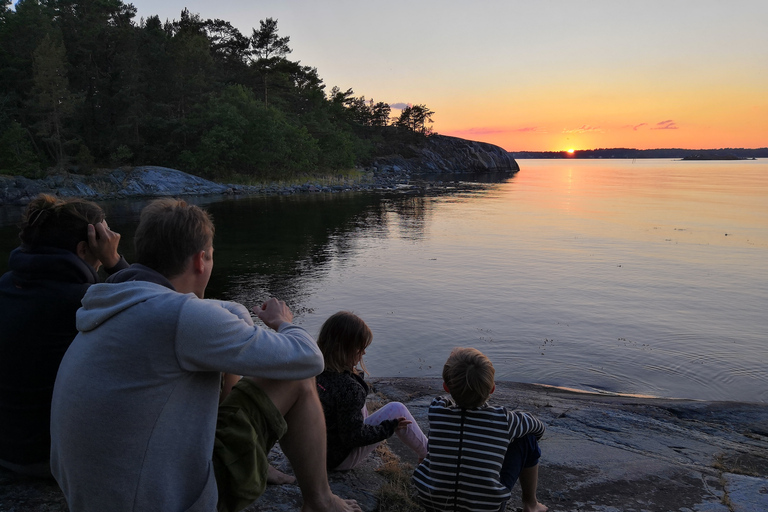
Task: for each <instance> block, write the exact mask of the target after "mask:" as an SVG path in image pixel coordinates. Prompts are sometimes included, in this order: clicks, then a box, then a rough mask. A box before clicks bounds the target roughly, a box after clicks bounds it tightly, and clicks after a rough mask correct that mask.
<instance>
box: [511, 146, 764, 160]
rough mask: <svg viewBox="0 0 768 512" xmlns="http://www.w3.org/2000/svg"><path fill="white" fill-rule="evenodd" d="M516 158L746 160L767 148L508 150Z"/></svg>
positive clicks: (757, 156) (762, 156) (761, 155)
mask: <svg viewBox="0 0 768 512" xmlns="http://www.w3.org/2000/svg"><path fill="white" fill-rule="evenodd" d="M509 154H510V155H512V157H513V158H515V159H516V160H519V159H525V158H680V159H682V160H746V159H752V158H768V148H757V149H745V148H722V149H679V148H669V149H631V148H611V149H603V148H601V149H585V150H576V151H574V152H572V153H569V152H568V151H510V152H509Z"/></svg>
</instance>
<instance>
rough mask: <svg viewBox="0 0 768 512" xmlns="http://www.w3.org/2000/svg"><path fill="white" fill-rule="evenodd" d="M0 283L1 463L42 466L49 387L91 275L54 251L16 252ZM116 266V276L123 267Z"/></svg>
mask: <svg viewBox="0 0 768 512" xmlns="http://www.w3.org/2000/svg"><path fill="white" fill-rule="evenodd" d="M8 264H9V268H10V270H9V271H8V272H6V273H5V274H4V275H3V276H2V277H0V459H2V460H5V461H8V462H11V463H14V464H19V465H27V464H34V463H37V462H43V461H46V460H48V458H49V455H50V454H49V452H50V430H49V428H50V425H49V423H50V409H51V395H52V393H53V383H54V381H55V380H56V372H57V371H58V368H59V363H60V362H61V358H62V357H63V356H64V352H65V351H66V350H67V347H69V344H70V343H72V340H73V339H74V338H75V335H77V328H76V327H75V312H76V311H77V309H78V308H79V307H80V300H81V299H82V298H83V295H85V291H86V290H87V289H88V287H89V286H90V285H92V284H94V283H97V282H98V281H99V277H98V274H97V273H96V271H95V270H94V269H93V268H92V267H91V266H90V265H88V264H87V263H86V262H85V261H83V260H82V259H80V258H79V257H78V256H77V255H76V254H74V253H72V252H70V251H67V250H63V249H56V248H45V247H44V248H38V249H36V250H34V251H31V250H24V249H22V248H18V249H15V250H13V251H12V252H11V256H10V259H9V261H8ZM127 266H128V264H127V263H126V262H125V260H123V259H121V261H120V263H118V264H117V265H116V266H115V268H113V269H109V270H110V271H116V270H119V269H121V268H124V267H127Z"/></svg>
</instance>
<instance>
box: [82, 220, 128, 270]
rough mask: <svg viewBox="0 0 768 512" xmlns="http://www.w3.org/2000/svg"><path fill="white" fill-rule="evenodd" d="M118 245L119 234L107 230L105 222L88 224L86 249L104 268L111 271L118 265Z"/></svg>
mask: <svg viewBox="0 0 768 512" xmlns="http://www.w3.org/2000/svg"><path fill="white" fill-rule="evenodd" d="M119 244H120V233H116V232H114V231H112V230H111V229H109V226H108V225H107V221H105V220H103V221H101V222H99V223H98V224H88V247H89V248H90V249H91V252H92V253H93V254H94V255H95V256H96V257H97V258H98V259H99V261H101V263H102V264H104V267H105V268H107V269H112V268H114V267H115V266H116V265H117V264H118V263H120V260H121V258H120V254H118V252H117V246H118V245H119Z"/></svg>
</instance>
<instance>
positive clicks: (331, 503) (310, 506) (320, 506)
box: [301, 494, 363, 512]
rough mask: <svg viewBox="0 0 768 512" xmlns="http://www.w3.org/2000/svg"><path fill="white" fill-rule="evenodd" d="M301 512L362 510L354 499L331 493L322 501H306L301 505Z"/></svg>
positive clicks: (354, 511) (355, 511)
mask: <svg viewBox="0 0 768 512" xmlns="http://www.w3.org/2000/svg"><path fill="white" fill-rule="evenodd" d="M301 512H363V509H361V508H360V505H358V504H357V502H356V501H355V500H344V499H341V498H339V497H338V496H336V495H335V494H331V496H330V498H329V499H328V501H326V502H324V503H307V502H306V501H305V502H304V506H302V507H301Z"/></svg>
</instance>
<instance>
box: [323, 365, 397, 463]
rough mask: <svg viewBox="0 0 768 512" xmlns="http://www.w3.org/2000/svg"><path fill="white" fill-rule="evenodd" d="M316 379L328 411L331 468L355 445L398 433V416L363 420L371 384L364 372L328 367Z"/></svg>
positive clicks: (324, 406)
mask: <svg viewBox="0 0 768 512" xmlns="http://www.w3.org/2000/svg"><path fill="white" fill-rule="evenodd" d="M316 380H317V392H318V394H319V395H320V402H321V403H322V404H323V412H324V413H325V429H326V432H327V438H328V457H327V466H328V469H333V468H335V467H337V466H338V465H339V464H341V463H342V462H344V459H346V458H347V456H348V455H349V453H350V452H351V451H352V449H353V448H357V447H358V446H368V445H370V444H374V443H378V442H379V441H383V440H384V439H387V438H388V437H391V436H392V434H394V433H395V428H396V427H397V424H398V421H397V420H385V421H383V422H382V423H381V424H380V425H366V424H365V423H364V418H363V405H365V398H366V396H368V393H369V388H368V384H366V383H365V381H364V380H363V378H362V377H361V376H359V375H356V374H354V373H352V372H343V373H339V372H334V371H330V370H326V371H324V372H323V373H321V374H320V375H318V376H317V377H316Z"/></svg>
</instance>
